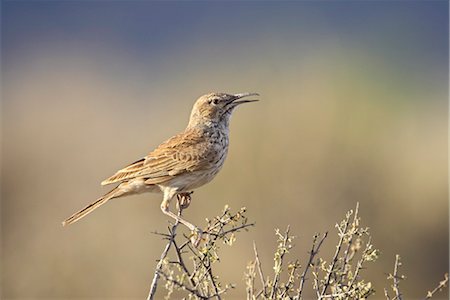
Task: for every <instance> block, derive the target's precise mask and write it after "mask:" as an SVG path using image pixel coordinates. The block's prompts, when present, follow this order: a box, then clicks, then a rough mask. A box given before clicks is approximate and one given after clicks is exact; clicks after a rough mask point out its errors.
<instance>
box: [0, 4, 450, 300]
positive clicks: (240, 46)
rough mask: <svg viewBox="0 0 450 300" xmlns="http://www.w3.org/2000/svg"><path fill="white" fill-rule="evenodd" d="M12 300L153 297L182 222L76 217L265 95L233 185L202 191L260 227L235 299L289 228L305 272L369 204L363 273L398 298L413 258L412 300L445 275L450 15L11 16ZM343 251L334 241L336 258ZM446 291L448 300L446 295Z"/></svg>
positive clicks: (31, 7)
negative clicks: (315, 242) (200, 126)
mask: <svg viewBox="0 0 450 300" xmlns="http://www.w3.org/2000/svg"><path fill="white" fill-rule="evenodd" d="M1 8H2V12H1V25H2V32H1V38H2V45H1V50H2V55H1V58H2V70H1V75H2V117H1V119H2V137H3V138H2V176H1V180H2V189H1V193H2V195H1V196H2V205H1V229H2V239H1V241H2V251H1V254H2V271H1V273H2V293H1V297H2V298H3V299H77V298H85V299H110V298H116V299H142V298H143V297H144V296H145V295H146V293H147V291H148V287H149V283H150V280H151V277H152V271H153V269H154V267H155V264H156V262H155V261H156V259H157V258H158V257H159V254H160V253H161V251H162V248H163V241H161V240H160V239H159V238H158V237H157V236H153V235H151V234H150V232H151V231H155V230H157V231H164V230H165V228H166V227H167V225H168V219H167V217H166V216H164V215H163V214H162V213H161V212H160V209H159V203H160V201H161V195H157V194H143V195H139V196H133V197H128V198H123V199H118V200H115V201H112V202H111V203H109V204H108V205H106V206H104V207H102V208H101V209H99V210H98V211H96V212H95V213H93V214H92V215H90V216H89V217H87V218H86V219H83V220H82V221H81V222H79V223H77V224H75V225H74V226H71V227H69V228H62V227H61V225H60V222H61V221H62V220H63V219H64V218H65V217H67V216H68V215H70V214H71V213H73V212H74V211H75V210H78V209H79V208H81V207H83V206H84V205H86V204H87V203H89V202H90V201H92V200H95V199H96V198H97V197H98V196H100V195H101V194H102V193H104V192H106V191H107V188H105V187H100V185H99V183H100V182H101V181H102V180H103V179H105V178H106V177H108V176H110V175H112V174H113V173H114V172H115V171H116V170H117V169H118V168H121V167H123V166H125V165H126V164H128V163H130V162H132V161H134V160H136V159H139V158H140V157H142V156H143V155H145V154H147V152H149V151H150V150H151V149H152V148H153V147H155V146H157V145H158V144H159V143H160V142H161V141H163V140H165V139H166V138H168V137H169V136H171V135H173V134H175V133H177V132H178V131H181V130H182V129H183V128H184V126H186V124H187V119H188V116H189V113H190V109H191V107H192V104H193V102H194V101H195V99H196V98H197V97H198V96H200V95H202V94H204V93H207V92H211V91H222V92H230V93H237V92H259V93H260V94H261V99H262V101H260V102H258V103H256V104H251V105H250V104H249V105H246V106H242V107H240V108H239V109H238V111H236V112H235V114H234V117H233V120H232V124H231V148H230V151H229V156H228V160H227V162H226V164H225V166H224V168H223V170H222V172H221V173H220V174H219V175H218V177H217V178H216V179H215V180H214V181H213V182H212V183H210V184H209V185H207V186H205V187H203V188H200V189H199V190H197V191H196V193H195V194H194V200H193V203H192V205H191V207H190V208H189V210H188V211H187V212H186V218H187V219H189V220H191V221H193V222H194V223H197V224H202V223H203V222H204V218H205V217H212V216H214V215H216V214H217V213H218V212H219V211H220V210H221V209H222V208H223V206H224V205H225V204H229V205H230V206H231V207H232V208H235V209H238V208H240V207H241V206H246V207H247V209H248V211H249V217H250V219H251V220H252V221H255V222H256V224H257V225H256V227H255V228H254V229H252V230H251V231H250V232H248V233H242V234H240V235H238V241H237V244H236V245H235V246H233V247H231V248H229V247H225V246H224V249H223V251H222V252H223V254H222V262H221V263H220V265H219V269H218V274H221V277H222V278H223V280H224V281H225V282H234V283H237V284H238V287H237V289H236V290H234V291H232V292H230V293H229V295H228V297H227V298H228V299H242V297H243V295H244V292H245V289H244V283H243V273H244V271H245V267H246V264H247V262H248V261H250V260H251V259H252V258H253V253H252V241H256V243H257V244H258V246H259V249H260V256H261V259H262V260H263V261H264V267H265V269H266V272H269V271H270V270H271V264H272V261H273V260H272V259H273V249H274V247H275V236H274V229H275V228H285V227H286V225H287V224H290V225H291V229H292V232H293V233H294V234H295V235H297V239H296V241H295V244H296V248H295V250H294V251H293V252H292V255H293V256H298V257H300V258H301V259H302V262H303V263H305V259H306V256H307V254H306V251H307V250H308V249H309V247H310V246H309V245H310V242H311V237H312V235H313V234H314V233H316V232H324V231H326V230H329V231H330V232H333V233H334V230H335V229H334V224H335V223H336V222H337V221H339V220H340V219H341V218H342V217H343V216H344V214H345V212H346V211H347V210H349V209H351V208H353V207H354V206H355V204H356V202H357V201H359V202H360V213H361V216H362V218H363V225H366V226H369V227H370V228H371V231H372V233H373V243H374V244H375V246H376V247H378V248H379V249H381V252H382V255H381V257H380V259H379V260H378V261H377V262H376V263H375V264H374V265H373V266H372V267H371V268H369V269H368V270H366V271H365V272H364V274H365V275H366V279H367V280H372V281H373V283H374V285H375V288H376V289H377V291H378V293H377V295H376V297H375V298H382V296H383V291H382V289H383V287H385V286H386V287H389V285H390V284H391V283H390V282H388V281H387V280H386V279H385V278H386V273H388V272H392V268H393V263H394V256H395V254H396V253H398V254H400V255H401V256H402V258H403V263H404V265H403V273H404V274H405V275H406V276H407V280H405V281H404V282H402V287H403V292H404V294H405V297H406V298H407V299H416V298H421V297H423V296H425V293H426V291H427V290H428V289H431V288H432V287H434V286H435V285H436V284H437V283H438V281H439V280H441V278H442V277H443V273H445V272H446V271H448V262H449V259H448V250H449V249H448V242H449V226H448V187H447V185H448V174H447V168H448V162H447V158H448V151H447V137H448V126H447V116H448V34H449V32H448V21H449V20H448V2H447V1H427V2H420V1H396V2H390V1H370V2H356V1H349V2H331V1H330V2H329V1H319V2H313V1H306V2H296V1H291V2H254V1H249V2H208V1H205V2H201V1H199V2H197V1H195V2H160V1H158V2H146V1H2V3H1ZM335 241H336V239H335V237H333V238H330V239H329V240H327V241H326V245H325V248H324V251H323V252H322V254H323V255H325V256H326V255H328V256H330V255H331V252H332V251H333V250H334V249H333V246H334V243H335ZM447 297H448V293H447V292H444V293H443V294H440V295H439V297H438V299H439V298H447Z"/></svg>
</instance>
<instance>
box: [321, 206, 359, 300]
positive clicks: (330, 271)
mask: <svg viewBox="0 0 450 300" xmlns="http://www.w3.org/2000/svg"><path fill="white" fill-rule="evenodd" d="M350 216H351V213H347V216H346V220H345V224H344V228H343V230H341V228H340V226H339V225H336V227H337V228H338V230H339V242H338V245H337V246H336V252H335V253H334V257H333V261H332V263H331V265H330V268H329V269H328V271H327V274H326V277H325V284H324V286H323V288H322V292H321V293H320V298H323V297H324V296H325V293H326V292H327V289H328V287H329V285H330V282H331V275H332V274H333V270H334V268H335V267H336V263H337V261H338V257H339V253H340V252H341V248H342V244H343V243H344V239H345V235H346V233H347V229H348V225H349V224H350Z"/></svg>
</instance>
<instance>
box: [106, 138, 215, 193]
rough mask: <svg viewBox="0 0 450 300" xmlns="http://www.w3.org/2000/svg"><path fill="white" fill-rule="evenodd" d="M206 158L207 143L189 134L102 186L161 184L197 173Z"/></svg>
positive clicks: (156, 150)
mask: <svg viewBox="0 0 450 300" xmlns="http://www.w3.org/2000/svg"><path fill="white" fill-rule="evenodd" d="M206 156H208V145H207V142H206V140H205V139H204V138H203V137H202V135H201V134H200V133H199V132H198V130H195V129H190V130H186V131H185V132H183V133H181V134H179V135H176V136H174V137H172V138H171V139H169V140H167V141H165V142H164V143H162V144H161V145H159V146H158V147H157V148H156V149H155V150H154V151H152V152H150V153H149V154H148V155H147V156H146V157H144V158H141V159H140V160H138V161H135V162H134V163H132V164H130V165H128V166H126V167H125V168H123V169H121V170H119V171H117V172H116V174H114V175H113V176H111V177H109V178H108V179H106V180H104V181H103V182H102V185H106V184H111V183H117V182H123V181H127V180H130V179H132V178H137V177H140V178H146V183H148V184H156V183H161V182H164V181H167V180H170V178H172V177H173V176H175V175H179V174H182V173H184V172H189V171H194V170H196V169H197V168H198V167H200V166H201V162H202V161H203V158H204V157H206Z"/></svg>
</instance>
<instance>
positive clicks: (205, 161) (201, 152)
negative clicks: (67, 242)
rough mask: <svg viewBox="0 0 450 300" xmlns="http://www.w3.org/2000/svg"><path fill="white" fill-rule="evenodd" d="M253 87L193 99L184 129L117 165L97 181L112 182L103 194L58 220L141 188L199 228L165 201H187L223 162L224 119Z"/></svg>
mask: <svg viewBox="0 0 450 300" xmlns="http://www.w3.org/2000/svg"><path fill="white" fill-rule="evenodd" d="M250 96H259V94H258V93H239V94H227V93H209V94H206V95H203V96H201V97H200V98H198V99H197V100H196V101H195V104H194V106H193V108H192V111H191V114H190V118H189V122H188V125H187V127H186V129H185V130H184V131H183V132H181V133H179V134H177V135H175V136H173V137H171V138H169V139H168V140H166V141H165V142H163V143H161V144H160V145H159V146H158V147H156V149H154V150H153V151H151V152H150V153H149V154H148V155H146V156H145V157H143V158H141V159H139V160H137V161H135V162H134V163H132V164H129V165H128V166H126V167H124V168H123V169H120V170H119V171H117V172H116V173H115V174H114V175H113V176H111V177H109V178H107V179H105V180H104V181H102V183H101V184H102V185H109V184H117V186H116V187H114V188H113V189H112V190H110V191H109V192H107V193H106V194H104V195H103V196H102V197H100V198H99V199H97V200H96V201H94V202H92V203H91V204H89V205H87V206H86V207H84V208H83V209H81V210H80V211H78V212H76V213H74V214H72V215H71V216H70V217H68V218H67V219H66V220H64V221H63V222H62V225H63V226H66V225H69V224H72V223H75V222H77V221H78V220H80V219H81V218H83V217H85V216H86V215H88V214H89V213H91V212H92V211H94V210H95V209H97V208H99V207H100V206H102V205H103V204H105V203H107V202H108V201H109V200H111V199H114V198H119V197H123V196H128V195H133V194H140V193H144V192H157V193H162V194H163V200H162V202H161V210H162V212H163V213H164V214H166V215H167V216H169V217H171V218H173V219H175V220H176V221H178V222H179V223H181V224H184V225H185V226H186V227H187V228H189V229H190V230H191V231H194V232H198V233H201V230H200V229H199V228H198V227H196V226H195V225H193V224H192V223H190V222H188V221H187V220H185V219H183V218H182V216H181V214H175V213H174V212H172V211H170V208H169V206H170V202H171V200H172V199H174V198H175V197H178V199H179V200H181V201H179V205H180V206H181V207H183V208H186V207H187V206H189V204H190V201H191V197H190V195H191V193H192V192H193V190H195V189H197V188H199V187H201V186H203V185H205V184H207V183H208V182H210V181H211V180H212V179H213V178H214V177H215V176H216V175H217V173H218V172H219V171H220V169H221V168H222V166H223V164H224V162H225V159H226V156H227V153H228V145H229V125H230V118H231V115H232V113H233V111H234V109H235V108H236V107H237V106H239V105H241V104H244V103H250V102H255V101H258V99H248V98H247V97H250Z"/></svg>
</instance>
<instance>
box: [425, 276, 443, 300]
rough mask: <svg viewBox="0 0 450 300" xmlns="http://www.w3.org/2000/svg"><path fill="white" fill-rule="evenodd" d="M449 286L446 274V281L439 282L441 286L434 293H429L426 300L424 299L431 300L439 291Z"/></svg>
mask: <svg viewBox="0 0 450 300" xmlns="http://www.w3.org/2000/svg"><path fill="white" fill-rule="evenodd" d="M447 284H448V273H445V274H444V280H442V281H441V282H439V285H438V286H437V287H435V288H434V289H433V290H432V291H428V293H427V296H426V297H425V298H423V299H424V300H426V299H431V298H432V297H433V296H434V294H436V293H437V292H438V291H440V290H442V289H443V288H444V287H446V286H447Z"/></svg>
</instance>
